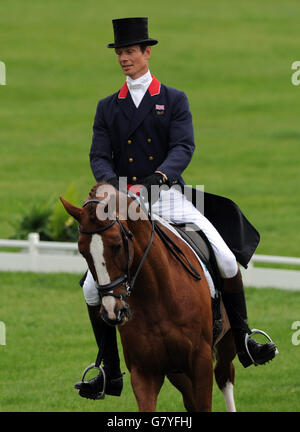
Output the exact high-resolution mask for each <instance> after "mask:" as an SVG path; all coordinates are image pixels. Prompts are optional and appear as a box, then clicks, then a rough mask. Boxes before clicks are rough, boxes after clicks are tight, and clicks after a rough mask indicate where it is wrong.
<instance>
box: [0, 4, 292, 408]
mask: <svg viewBox="0 0 300 432" xmlns="http://www.w3.org/2000/svg"><path fill="white" fill-rule="evenodd" d="M299 12H300V5H299V2H298V1H297V0H287V1H285V2H282V1H281V0H273V1H272V2H270V1H268V2H261V1H260V0H253V1H251V2H241V1H240V0H228V1H226V2H221V1H218V0H209V1H208V0H203V1H201V2H199V1H198V0H188V1H187V2H174V1H171V0H165V1H164V2H161V1H158V0H153V1H152V2H151V3H145V2H139V3H137V2H136V1H133V0H128V1H126V2H121V1H120V0H116V1H114V2H111V3H106V4H105V7H104V5H103V4H101V3H99V1H96V0H86V1H85V2H84V3H83V2H79V1H74V0H52V1H51V2H46V1H40V0H26V2H25V1H22V0H14V1H9V0H1V3H0V40H1V45H0V61H3V62H5V64H6V68H7V77H6V78H7V85H6V86H0V173H1V174H0V176H1V177H0V199H1V206H0V238H8V237H10V236H11V235H12V234H13V226H12V224H11V220H12V218H13V215H16V214H17V215H18V214H22V213H23V212H25V210H26V209H27V208H28V207H29V206H31V204H32V203H33V202H35V201H36V202H39V201H44V202H48V201H49V199H51V198H53V197H55V198H56V197H57V198H58V196H59V195H60V194H63V193H64V192H65V191H66V189H67V187H68V186H69V185H70V184H71V183H72V182H74V183H75V185H76V188H77V190H78V196H79V197H82V200H83V199H84V198H85V196H86V195H87V193H88V191H89V190H90V188H91V186H92V185H93V184H94V179H93V176H92V174H91V171H90V167H89V160H88V153H89V149H90V143H91V133H92V122H93V117H94V114H95V109H96V105H97V102H98V100H99V99H101V98H103V97H105V96H107V95H109V94H111V93H113V92H115V91H116V90H117V89H118V88H120V86H121V85H122V83H123V81H124V77H123V75H122V73H121V71H120V70H119V66H118V64H117V61H116V58H115V55H114V53H113V51H112V50H108V49H107V48H106V44H107V43H109V42H112V40H113V32H112V25H111V20H112V19H113V18H117V17H126V16H149V17H150V25H149V27H150V36H152V37H154V38H157V39H158V40H159V44H158V45H157V46H155V47H153V55H152V58H151V63H150V68H151V72H152V73H153V74H154V75H156V76H157V77H158V78H159V79H160V80H161V81H162V82H163V83H165V84H167V85H170V86H172V87H176V88H180V89H182V90H184V91H185V92H186V93H187V96H188V98H189V101H190V106H191V110H192V113H193V120H194V128H195V140H196V151H195V154H194V157H193V160H192V163H191V164H190V166H189V167H188V169H187V170H186V172H185V173H184V178H185V180H186V182H187V183H189V184H194V185H196V184H199V185H202V184H204V185H205V190H207V191H209V192H212V193H216V194H220V195H224V196H227V197H229V198H231V199H233V200H234V201H235V202H237V203H238V204H239V205H240V207H241V208H242V210H243V211H244V213H245V214H246V216H248V217H249V219H250V220H251V222H252V223H253V224H254V225H255V227H256V228H257V229H258V230H259V231H260V233H261V243H260V245H259V247H258V249H257V252H258V253H262V254H272V255H285V256H299V244H300V230H299V212H300V204H299V183H300V181H299V163H300V153H299V138H300V126H299V114H300V105H299V92H300V87H294V86H293V85H292V84H291V73H292V71H291V64H292V63H293V62H294V61H295V60H299V42H300V33H299V19H298V17H299ZM0 277H1V286H0V290H1V304H0V320H1V321H4V322H5V323H6V326H7V345H6V346H4V347H3V346H0V365H1V367H0V382H1V395H0V403H1V405H0V409H1V410H2V411H5V410H12V411H21V410H23V411H95V410H99V411H100V410H103V411H130V410H131V411H134V410H135V409H136V405H135V400H134V397H133V395H132V392H131V389H130V385H129V376H128V374H127V375H126V376H125V390H124V393H123V396H122V398H120V399H119V398H112V397H111V398H107V399H106V400H104V401H101V402H99V403H92V402H88V401H85V400H81V399H80V398H79V397H78V396H77V395H76V393H75V390H74V389H73V383H74V381H76V380H77V379H78V378H79V377H80V376H81V372H82V369H83V367H84V366H86V365H87V364H89V362H91V361H93V360H94V358H95V354H96V349H95V344H94V341H93V336H92V333H91V329H90V324H89V322H88V319H87V314H86V310H85V305H84V301H83V296H82V293H81V291H80V288H79V286H78V285H77V279H78V277H77V276H66V275H47V276H45V275H26V274H24V275H21V274H16V275H13V274H5V273H1V275H0ZM247 296H248V304H249V315H250V318H251V320H250V321H251V323H252V325H253V326H255V327H261V328H263V329H266V330H270V332H271V334H272V336H273V337H274V339H275V340H276V341H277V342H278V344H279V349H280V356H278V358H276V360H275V361H274V362H273V363H271V364H270V365H268V366H266V367H260V368H250V369H247V370H244V369H242V368H241V367H240V366H239V365H238V364H237V382H236V401H237V407H238V409H239V410H240V411H256V410H257V411H297V410H299V385H298V381H297V380H298V371H297V365H298V364H299V353H300V348H299V347H297V346H293V345H292V344H291V329H290V328H291V323H292V322H293V321H296V320H299V293H295V292H281V291H278V290H271V289H270V290H255V289H248V290H247ZM158 409H159V410H162V411H163V410H173V411H181V410H182V409H183V406H182V403H181V400H180V397H179V395H178V394H177V392H176V391H175V390H174V389H173V388H172V387H171V386H170V385H168V384H166V387H165V388H164V389H163V391H162V392H161V395H160V399H159V404H158ZM214 409H215V410H216V411H222V410H224V403H223V400H222V396H221V395H220V394H219V392H218V391H216V390H215V391H214Z"/></svg>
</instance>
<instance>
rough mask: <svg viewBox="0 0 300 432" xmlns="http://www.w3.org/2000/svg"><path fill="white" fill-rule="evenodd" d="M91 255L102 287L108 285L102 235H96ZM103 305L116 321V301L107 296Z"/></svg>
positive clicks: (93, 237)
mask: <svg viewBox="0 0 300 432" xmlns="http://www.w3.org/2000/svg"><path fill="white" fill-rule="evenodd" d="M90 253H91V255H92V258H93V261H94V266H95V270H96V273H97V277H98V282H99V284H100V285H106V284H108V283H110V282H111V280H110V277H109V274H108V272H107V268H106V263H105V259H104V246H103V241H102V238H101V236H100V235H98V234H94V235H93V236H92V240H91V243H90ZM102 305H103V306H104V307H105V309H106V311H107V313H108V317H109V318H110V319H112V320H114V319H116V315H115V313H114V309H115V305H116V299H115V298H114V297H111V296H105V297H103V299H102Z"/></svg>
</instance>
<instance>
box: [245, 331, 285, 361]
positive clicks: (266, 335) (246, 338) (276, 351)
mask: <svg viewBox="0 0 300 432" xmlns="http://www.w3.org/2000/svg"><path fill="white" fill-rule="evenodd" d="M255 334H262V335H263V336H265V337H266V338H267V339H268V341H269V342H271V343H274V344H275V342H273V340H272V339H271V338H270V336H269V335H268V334H267V333H266V332H264V331H262V330H259V329H252V330H251V333H250V334H248V333H246V334H245V347H246V351H247V354H248V356H249V357H250V359H251V361H252V363H253V364H254V365H255V366H258V365H259V363H256V362H255V361H254V359H253V357H252V355H251V354H250V352H249V349H248V341H249V339H250V338H251V336H253V335H255ZM276 354H279V351H278V348H277V347H276V350H275V355H276Z"/></svg>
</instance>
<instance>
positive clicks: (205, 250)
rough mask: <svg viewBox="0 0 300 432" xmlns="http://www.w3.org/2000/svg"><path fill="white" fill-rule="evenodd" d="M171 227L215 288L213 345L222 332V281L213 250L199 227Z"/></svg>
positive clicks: (182, 224) (182, 225)
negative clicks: (197, 259)
mask: <svg viewBox="0 0 300 432" xmlns="http://www.w3.org/2000/svg"><path fill="white" fill-rule="evenodd" d="M171 225H172V227H173V228H175V229H176V231H177V232H178V233H179V235H180V236H181V237H182V238H183V239H184V240H185V241H186V242H187V243H188V244H189V246H190V247H191V248H192V249H193V250H194V252H195V253H196V254H197V255H198V256H199V258H200V260H201V261H202V262H203V264H204V265H205V266H206V268H207V270H208V271H209V274H210V275H211V278H212V280H213V283H214V287H215V296H214V297H213V298H212V313H213V344H214V343H215V341H216V339H217V337H218V336H219V334H220V333H221V331H222V315H221V291H222V288H223V279H222V277H221V274H220V271H219V268H218V265H217V261H216V257H215V254H214V251H213V248H212V246H211V244H210V242H209V240H208V238H207V237H206V235H205V234H204V232H203V231H201V230H199V227H197V225H195V224H194V223H180V224H174V223H172V224H171ZM158 234H159V232H158Z"/></svg>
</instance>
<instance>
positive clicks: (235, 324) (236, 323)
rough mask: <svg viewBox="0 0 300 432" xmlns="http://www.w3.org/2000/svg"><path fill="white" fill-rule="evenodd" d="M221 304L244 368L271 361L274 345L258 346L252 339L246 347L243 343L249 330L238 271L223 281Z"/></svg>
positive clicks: (240, 277)
mask: <svg viewBox="0 0 300 432" xmlns="http://www.w3.org/2000/svg"><path fill="white" fill-rule="evenodd" d="M222 299H223V303H224V306H225V309H226V312H227V315H228V319H229V322H230V326H231V329H232V332H233V336H234V340H235V345H236V350H237V354H238V358H239V360H240V362H241V363H242V365H243V366H244V367H245V368H246V367H248V366H250V365H251V364H253V361H252V359H253V360H254V364H264V363H266V362H268V361H270V360H272V359H273V358H274V356H275V352H276V345H275V344H274V343H273V342H269V343H265V344H260V343H258V342H256V341H255V340H254V339H249V340H248V343H247V346H248V350H249V353H250V355H251V357H252V359H251V357H250V356H249V354H248V352H247V348H246V343H245V336H246V334H247V333H248V334H250V333H251V330H250V328H249V326H248V319H247V308H246V299H245V294H244V288H243V281H242V275H241V272H240V270H238V273H237V274H236V276H234V277H233V278H230V279H224V290H223V293H222Z"/></svg>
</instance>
